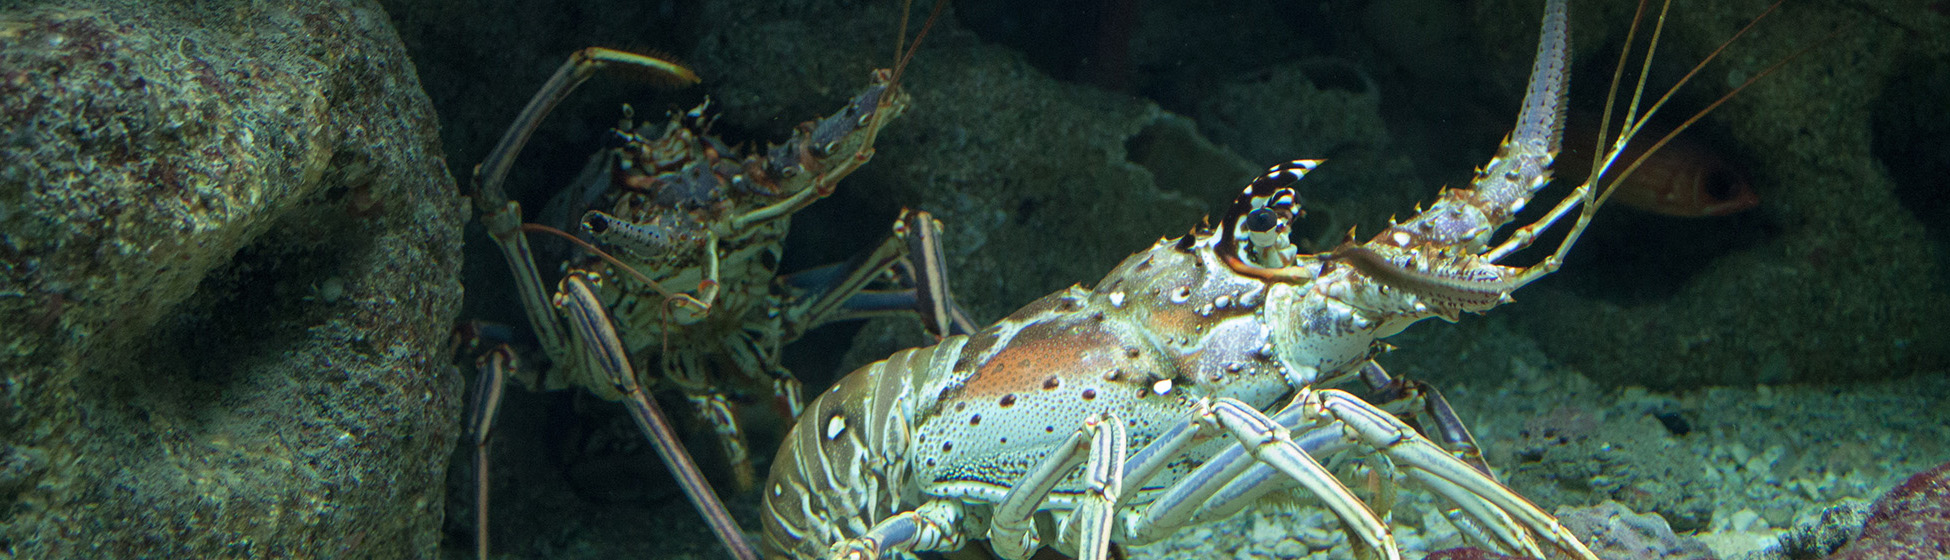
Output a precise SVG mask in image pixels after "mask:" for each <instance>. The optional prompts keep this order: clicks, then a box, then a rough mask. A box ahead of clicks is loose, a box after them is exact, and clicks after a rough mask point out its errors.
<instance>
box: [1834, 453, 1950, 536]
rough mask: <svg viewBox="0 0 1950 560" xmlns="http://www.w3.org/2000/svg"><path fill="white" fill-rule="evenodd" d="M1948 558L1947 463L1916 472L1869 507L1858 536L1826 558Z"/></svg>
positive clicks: (1949, 474) (1949, 494) (1949, 476)
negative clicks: (1866, 517) (1867, 515)
mask: <svg viewBox="0 0 1950 560" xmlns="http://www.w3.org/2000/svg"><path fill="white" fill-rule="evenodd" d="M1942 558H1950V463H1944V464H1942V465H1938V466H1937V467H1936V468H1933V469H1930V470H1927V471H1923V472H1921V473H1917V474H1916V475H1915V476H1911V477H1909V480H1906V481H1903V483H1902V484H1900V485H1897V486H1896V487H1895V488H1894V489H1891V490H1890V491H1889V493H1887V494H1883V495H1882V497H1881V498H1879V499H1877V500H1876V503H1875V506H1873V507H1871V508H1870V509H1869V518H1868V519H1867V520H1865V521H1863V523H1862V533H1861V535H1860V536H1858V537H1856V539H1855V540H1854V541H1852V542H1850V543H1849V544H1848V546H1844V547H1842V549H1841V550H1840V551H1837V552H1836V553H1835V554H1834V555H1833V556H1829V557H1828V560H1940V559H1942Z"/></svg>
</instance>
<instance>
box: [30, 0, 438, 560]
mask: <svg viewBox="0 0 1950 560" xmlns="http://www.w3.org/2000/svg"><path fill="white" fill-rule="evenodd" d="M464 208H465V207H464V205H462V204H461V202H460V199H459V198H458V197H457V196H456V191H455V189H454V185H453V181H452V180H451V179H450V178H449V176H448V174H447V173H446V170H445V168H444V166H443V164H442V160H441V152H440V146H439V141H438V137H437V125H436V122H435V120H434V117H433V112H432V109H431V107H430V106H429V104H428V102H427V98H426V96H425V94H424V93H422V92H421V89H420V86H419V81H418V79H417V77H416V76H415V74H414V72H413V66H412V64H411V63H410V62H409V61H408V60H407V58H406V56H405V52H404V49H403V48H402V47H401V45H400V42H399V39H398V38H397V37H396V36H395V34H394V32H393V30H392V28H391V27H390V26H389V25H388V20H387V18H386V15H385V14H384V13H383V12H381V11H380V10H379V9H377V8H376V7H375V6H373V5H371V4H369V3H367V2H359V1H345V2H336V1H329V2H315V3H305V4H303V5H302V7H300V6H299V5H297V4H292V5H284V4H279V5H276V6H272V5H267V4H258V3H249V2H236V3H226V2H199V3H153V2H142V1H135V0H99V1H81V2H62V3H53V2H25V3H21V2H11V3H8V4H7V7H6V8H4V9H0V318H4V320H0V557H8V556H9V555H13V556H14V557H19V558H73V557H83V556H86V557H94V558H103V557H107V558H137V557H143V558H161V557H177V558H184V557H201V558H216V557H293V556H306V557H384V558H404V557H413V556H421V557H424V556H429V555H431V554H432V553H433V551H434V548H435V546H436V545H437V538H438V536H437V535H438V533H437V531H436V528H437V527H438V526H439V522H440V519H441V515H442V512H443V507H444V504H445V500H444V496H445V486H444V478H443V475H444V471H445V469H446V465H445V457H446V454H447V452H448V451H449V450H450V449H451V448H452V446H453V444H454V442H455V439H456V435H457V431H458V425H459V423H458V421H457V417H458V412H459V409H460V406H459V400H460V399H459V395H460V389H459V387H460V383H459V378H458V376H457V375H454V374H453V373H450V370H451V368H450V367H449V366H447V359H446V357H445V355H446V352H445V349H446V342H447V332H448V325H449V323H450V322H451V321H452V319H453V316H454V314H455V312H456V310H457V309H458V304H459V299H460V286H459V283H458V272H459V256H458V255H459V231H460V227H459V226H460V224H461V223H462V222H463V220H464V219H465V217H466V214H465V213H464Z"/></svg>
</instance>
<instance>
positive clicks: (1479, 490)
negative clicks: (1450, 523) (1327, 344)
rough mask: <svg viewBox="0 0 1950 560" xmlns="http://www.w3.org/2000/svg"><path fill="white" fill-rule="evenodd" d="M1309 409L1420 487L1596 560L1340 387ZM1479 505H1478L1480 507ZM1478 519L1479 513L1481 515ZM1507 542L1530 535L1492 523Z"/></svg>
mask: <svg viewBox="0 0 1950 560" xmlns="http://www.w3.org/2000/svg"><path fill="white" fill-rule="evenodd" d="M1309 400H1311V401H1312V404H1311V405H1310V406H1309V407H1308V408H1309V409H1310V410H1312V411H1313V412H1314V414H1315V418H1331V419H1332V420H1334V421H1335V422H1336V423H1337V424H1340V425H1342V426H1344V427H1346V428H1347V432H1348V434H1349V435H1350V436H1352V437H1354V438H1355V439H1358V440H1359V441H1360V442H1361V443H1362V444H1363V445H1365V446H1367V447H1370V448H1373V449H1375V450H1376V451H1378V452H1380V453H1382V454H1383V455H1385V456H1387V457H1388V458H1389V459H1390V460H1392V461H1393V462H1394V463H1395V464H1396V465H1398V466H1401V467H1404V468H1405V469H1406V471H1407V472H1406V474H1407V476H1408V477H1409V478H1410V479H1411V480H1414V481H1416V482H1419V483H1421V484H1422V485H1423V486H1426V487H1428V488H1429V489H1431V490H1434V491H1435V492H1436V493H1439V494H1442V495H1443V496H1444V497H1446V498H1449V499H1450V500H1451V501H1454V502H1456V503H1457V504H1459V505H1462V506H1463V508H1464V510H1465V511H1481V510H1480V508H1482V507H1491V508H1495V509H1497V510H1501V511H1502V512H1503V513H1506V514H1508V515H1510V516H1513V517H1515V518H1516V521H1517V522H1518V523H1521V524H1522V525H1523V526H1525V527H1527V528H1529V529H1530V530H1531V531H1533V532H1536V533H1537V534H1538V535H1541V536H1543V537H1544V539H1545V540H1548V541H1551V542H1552V543H1553V544H1556V545H1557V546H1558V548H1560V549H1563V550H1564V551H1566V552H1569V553H1571V554H1572V555H1574V556H1575V557H1577V558H1580V559H1583V560H1597V556H1594V555H1592V554H1591V551H1590V549H1587V548H1585V546H1584V544H1583V543H1580V542H1578V539H1577V537H1575V536H1572V535H1571V533H1570V531H1568V530H1566V529H1565V528H1564V526H1563V525H1560V524H1559V523H1558V522H1557V519H1556V518H1554V517H1552V516H1551V515H1550V514H1549V513H1545V512H1544V511H1543V510H1542V509H1538V508H1537V506H1536V505H1534V504H1531V503H1530V501H1529V500H1526V499H1524V498H1523V497H1522V496H1519V495H1517V494H1516V493H1515V492H1512V491H1511V490H1510V489H1509V488H1507V487H1505V486H1503V485H1502V484H1499V483H1497V482H1496V480H1494V479H1492V478H1490V477H1489V476H1488V475H1485V474H1483V472H1482V471H1478V470H1476V468H1475V467H1473V466H1470V465H1469V464H1468V463H1465V462H1463V461H1462V460H1461V459H1458V458H1456V457H1455V456H1453V455H1450V454H1449V453H1448V452H1446V451H1444V450H1443V449H1442V448H1441V447H1440V446H1438V445H1436V444H1435V442H1432V441H1429V440H1428V438H1425V437H1422V435H1421V434H1419V433H1417V432H1415V430H1414V429H1413V428H1410V427H1409V426H1408V425H1407V424H1404V423H1402V421H1401V420H1399V419H1397V418H1395V415H1393V414H1390V413H1389V412H1388V411H1385V410H1382V409H1380V408H1378V407H1376V406H1374V405H1372V404H1368V403H1367V402H1365V401H1362V400H1361V399H1359V398H1356V397H1355V396H1354V395H1350V394H1348V393H1346V392H1344V391H1338V390H1332V389H1329V390H1325V391H1320V392H1318V393H1316V394H1314V395H1313V398H1312V399H1309ZM1479 504H1480V505H1479ZM1479 518H1480V516H1479ZM1490 525H1491V527H1490V529H1491V530H1493V531H1497V533H1498V535H1499V537H1502V538H1503V539H1504V540H1505V541H1506V542H1523V543H1525V544H1528V543H1527V541H1528V539H1527V538H1525V537H1524V536H1523V535H1522V534H1521V533H1520V532H1518V531H1515V530H1514V529H1515V527H1510V526H1499V525H1497V524H1494V523H1492V524H1490ZM1517 550H1518V552H1521V553H1525V554H1529V555H1531V556H1537V557H1541V556H1542V553H1541V552H1540V551H1538V550H1536V547H1535V545H1534V544H1531V545H1529V546H1526V547H1520V548H1518V549H1517Z"/></svg>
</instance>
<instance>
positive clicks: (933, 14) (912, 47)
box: [887, 0, 948, 85]
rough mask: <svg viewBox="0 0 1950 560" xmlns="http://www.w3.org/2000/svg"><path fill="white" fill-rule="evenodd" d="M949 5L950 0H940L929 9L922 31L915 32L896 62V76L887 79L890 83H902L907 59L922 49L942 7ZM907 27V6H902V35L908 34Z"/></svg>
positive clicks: (910, 58)
mask: <svg viewBox="0 0 1950 560" xmlns="http://www.w3.org/2000/svg"><path fill="white" fill-rule="evenodd" d="M947 5H948V0H938V1H937V2H935V3H934V9H932V10H929V11H928V21H927V23H923V24H921V32H920V33H916V34H914V42H913V43H912V44H909V45H908V46H907V53H906V54H903V55H901V58H900V60H899V61H898V62H896V63H894V77H892V78H889V79H888V80H887V83H888V84H891V85H899V84H900V83H901V72H903V71H906V70H907V61H909V60H913V59H914V53H915V52H916V51H919V50H921V40H922V39H926V38H927V37H928V30H930V29H934V21H935V20H936V19H939V18H940V17H941V8H942V7H944V6H947ZM906 29H907V7H906V6H902V7H901V34H902V35H905V34H907V31H906Z"/></svg>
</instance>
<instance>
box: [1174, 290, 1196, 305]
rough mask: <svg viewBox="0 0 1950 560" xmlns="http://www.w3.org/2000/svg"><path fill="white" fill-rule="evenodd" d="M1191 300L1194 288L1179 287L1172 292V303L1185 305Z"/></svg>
mask: <svg viewBox="0 0 1950 560" xmlns="http://www.w3.org/2000/svg"><path fill="white" fill-rule="evenodd" d="M1191 299H1192V288H1191V287H1190V286H1179V287H1178V289H1176V290H1172V292H1171V302H1172V303H1185V302H1187V301H1191Z"/></svg>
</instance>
